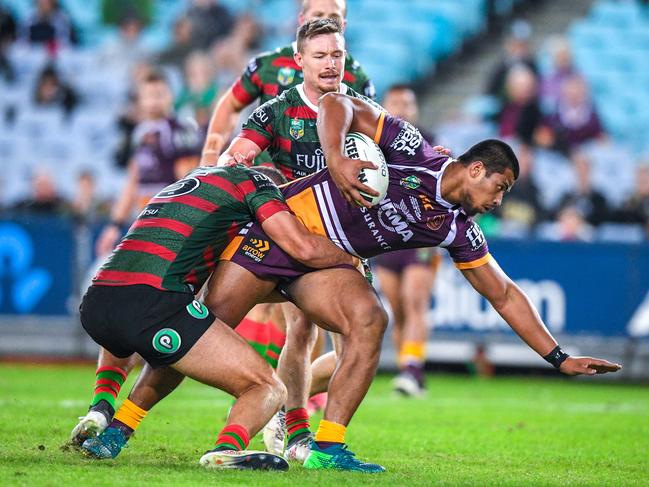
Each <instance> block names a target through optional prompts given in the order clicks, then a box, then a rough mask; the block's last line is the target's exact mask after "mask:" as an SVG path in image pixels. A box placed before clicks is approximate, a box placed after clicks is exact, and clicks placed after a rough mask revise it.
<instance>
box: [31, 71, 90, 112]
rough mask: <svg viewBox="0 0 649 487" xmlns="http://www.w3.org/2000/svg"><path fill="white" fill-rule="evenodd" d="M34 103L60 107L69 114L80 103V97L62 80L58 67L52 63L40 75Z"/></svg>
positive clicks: (41, 105)
mask: <svg viewBox="0 0 649 487" xmlns="http://www.w3.org/2000/svg"><path fill="white" fill-rule="evenodd" d="M34 103H35V104H36V105H37V106H40V107H60V108H62V109H63V111H64V112H65V114H66V115H68V116H69V115H70V114H71V113H72V112H73V111H74V109H75V107H76V106H77V104H78V103H79V97H78V96H77V94H76V93H75V91H74V90H73V89H72V88H71V87H70V86H68V85H67V84H65V83H64V82H63V80H61V78H60V76H59V73H58V72H57V71H56V68H55V67H54V66H53V65H51V64H50V65H47V66H45V68H44V69H43V70H42V71H41V73H40V75H39V76H38V82H37V83H36V90H35V91H34Z"/></svg>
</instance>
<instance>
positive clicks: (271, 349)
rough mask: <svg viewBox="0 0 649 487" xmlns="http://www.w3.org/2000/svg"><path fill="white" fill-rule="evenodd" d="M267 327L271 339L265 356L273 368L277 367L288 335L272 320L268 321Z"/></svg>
mask: <svg viewBox="0 0 649 487" xmlns="http://www.w3.org/2000/svg"><path fill="white" fill-rule="evenodd" d="M266 327H267V328H268V330H269V335H270V337H269V338H270V339H269V341H268V348H267V349H266V355H265V356H264V358H265V359H266V362H268V363H269V364H270V366H271V367H272V368H273V369H276V368H277V363H278V361H279V356H280V354H281V353H282V348H284V342H286V335H285V334H284V332H283V331H282V330H280V329H279V328H278V327H277V325H275V323H273V322H272V321H269V322H267V323H266Z"/></svg>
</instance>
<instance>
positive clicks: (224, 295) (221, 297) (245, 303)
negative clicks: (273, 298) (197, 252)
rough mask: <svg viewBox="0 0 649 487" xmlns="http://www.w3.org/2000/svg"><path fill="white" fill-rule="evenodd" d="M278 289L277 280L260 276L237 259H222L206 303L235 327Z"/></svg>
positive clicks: (209, 289)
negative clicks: (234, 260)
mask: <svg viewBox="0 0 649 487" xmlns="http://www.w3.org/2000/svg"><path fill="white" fill-rule="evenodd" d="M274 289H275V282H274V281H269V280H265V279H260V278H258V277H257V276H255V275H254V274H253V273H252V272H250V271H249V270H247V269H244V268H243V267H241V266H240V265H238V264H235V263H233V262H229V261H221V262H219V265H217V266H216V269H215V270H214V272H213V273H212V276H211V277H210V282H209V284H208V287H207V294H206V295H205V305H206V306H207V307H208V308H209V309H210V311H211V312H212V313H214V315H215V316H216V317H217V318H219V319H220V320H221V321H223V322H225V323H226V324H227V325H229V326H231V327H234V326H236V325H238V324H239V322H240V321H241V320H242V319H243V317H244V316H246V314H247V313H248V311H250V310H251V309H252V307H253V306H254V305H256V304H257V303H260V302H263V301H264V300H265V299H267V298H268V297H269V295H270V294H272V292H273V290H274Z"/></svg>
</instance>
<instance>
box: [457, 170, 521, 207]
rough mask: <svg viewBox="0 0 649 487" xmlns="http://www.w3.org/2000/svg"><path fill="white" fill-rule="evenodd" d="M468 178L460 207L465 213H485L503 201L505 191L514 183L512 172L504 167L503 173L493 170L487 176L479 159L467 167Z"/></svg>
mask: <svg viewBox="0 0 649 487" xmlns="http://www.w3.org/2000/svg"><path fill="white" fill-rule="evenodd" d="M468 171H469V178H468V183H467V190H466V193H465V198H464V201H463V202H462V208H463V209H464V211H465V212H466V214H467V215H470V216H471V215H476V214H478V213H487V212H489V211H491V210H493V209H495V208H497V207H498V206H500V205H501V204H502V202H503V197H504V196H505V193H506V192H508V191H509V190H510V189H511V187H512V186H513V185H514V173H513V172H512V170H511V169H509V168H507V169H505V172H504V173H498V172H493V173H491V174H490V175H489V176H487V171H486V169H485V167H484V165H483V164H482V162H480V161H476V162H473V163H471V165H469V167H468Z"/></svg>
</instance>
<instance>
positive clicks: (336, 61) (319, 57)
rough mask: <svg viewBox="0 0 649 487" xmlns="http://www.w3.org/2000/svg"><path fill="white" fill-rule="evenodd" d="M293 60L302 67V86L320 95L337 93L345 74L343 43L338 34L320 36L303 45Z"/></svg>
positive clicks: (341, 37)
mask: <svg viewBox="0 0 649 487" xmlns="http://www.w3.org/2000/svg"><path fill="white" fill-rule="evenodd" d="M295 60H296V62H297V63H298V65H299V66H301V67H302V72H303V73H304V84H305V85H307V87H308V88H310V89H311V90H314V91H318V92H320V93H322V94H324V93H329V92H331V91H338V89H339V88H340V83H341V82H342V80H343V74H344V73H345V41H344V40H343V36H341V35H340V34H322V35H319V36H315V37H313V38H311V39H308V40H307V41H306V42H305V43H304V52H303V53H297V54H296V55H295Z"/></svg>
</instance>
